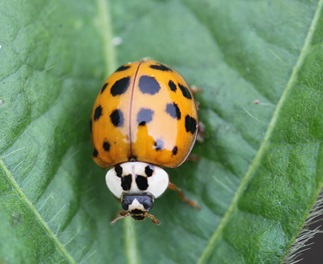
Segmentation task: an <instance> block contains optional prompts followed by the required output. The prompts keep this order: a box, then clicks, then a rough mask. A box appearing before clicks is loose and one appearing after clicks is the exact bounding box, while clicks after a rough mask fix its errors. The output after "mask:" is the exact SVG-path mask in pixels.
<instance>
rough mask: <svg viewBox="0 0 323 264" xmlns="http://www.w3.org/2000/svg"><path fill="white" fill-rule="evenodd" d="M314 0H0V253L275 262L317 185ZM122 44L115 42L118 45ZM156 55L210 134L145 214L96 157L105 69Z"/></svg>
mask: <svg viewBox="0 0 323 264" xmlns="http://www.w3.org/2000/svg"><path fill="white" fill-rule="evenodd" d="M322 6H323V1H322V0H302V1H292V0H285V1H279V0H273V1H265V0H259V1H252V2H250V1H241V0H232V1H222V0H219V1H211V0H203V1H194V0H181V1H180V0H175V1H169V0H168V1H167V0H154V1H143V0H140V1H139V0H132V1H116V0H113V1H106V0H96V1H88V2H86V1H82V2H79V1H76V0H70V1H63V0H57V1H53V0H52V1H43V2H41V1H36V0H30V1H22V0H17V1H2V2H1V3H0V25H1V27H0V36H1V37H0V61H1V63H0V263H134V264H135V263H154V262H157V263H201V264H202V263H281V262H282V261H283V260H284V259H285V258H286V255H287V254H288V251H289V249H290V247H291V245H292V244H293V243H294V242H295V239H296V237H297V234H298V233H299V232H300V230H301V228H302V226H303V224H304V221H305V220H306V218H307V217H308V214H309V211H310V209H311V207H312V206H313V204H314V202H315V201H316V199H317V197H318V194H319V192H320V190H321V188H322V185H323V149H322V147H321V143H322V139H323V119H322V112H323V103H322V98H323V85H322V79H323V74H322V72H323V71H322V69H323V45H322V42H323V39H322V36H323V13H322V12H323V11H322ZM120 41H121V43H119V45H117V44H118V43H117V42H120ZM144 57H151V58H154V59H156V60H159V61H161V62H163V63H166V64H168V65H170V66H172V67H174V68H175V69H176V70H178V71H179V72H180V73H182V75H183V76H185V78H186V79H187V81H188V82H189V83H191V84H194V85H197V86H201V87H203V91H202V92H201V93H199V94H197V95H196V97H197V100H198V101H199V105H200V111H199V116H200V119H201V120H202V121H203V122H204V124H205V127H206V131H205V134H206V135H205V140H204V142H203V143H197V144H196V146H195V148H194V151H193V152H194V153H195V154H197V155H198V156H199V159H198V160H197V161H187V162H186V163H185V164H183V165H182V166H181V167H180V168H178V169H172V170H168V172H169V174H170V177H171V180H172V181H173V182H174V183H176V184H177V185H178V186H180V187H181V188H182V189H183V190H184V191H185V193H186V195H187V196H188V197H190V198H192V199H194V200H196V201H197V202H198V203H199V205H200V206H201V210H200V211H197V210H194V209H192V208H190V207H188V206H187V205H185V204H183V203H182V202H181V201H180V200H179V199H178V198H177V195H176V193H172V192H171V191H168V192H166V194H165V195H164V196H163V197H161V198H160V199H157V200H156V202H155V206H154V208H153V209H152V213H153V214H154V215H155V216H156V217H157V218H158V219H159V220H160V221H161V223H162V224H161V225H160V226H155V225H153V224H152V223H151V222H150V221H148V220H146V221H144V222H134V221H133V220H132V219H125V220H122V221H120V222H118V223H117V224H115V225H114V226H111V225H110V224H109V221H110V220H112V219H113V218H114V216H115V214H116V212H117V211H118V210H119V208H120V204H118V202H117V201H116V200H115V199H114V198H113V195H112V194H111V193H109V192H108V190H107V188H106V186H105V180H104V174H105V171H102V170H101V169H100V168H98V167H97V166H96V165H95V164H94V163H93V161H92V159H91V153H92V150H91V149H92V146H91V142H90V139H89V131H88V120H89V116H90V112H91V109H92V104H93V102H94V99H95V97H96V95H97V93H98V91H99V89H100V88H101V85H102V83H103V81H104V79H105V78H106V77H107V75H108V73H110V72H112V71H113V70H114V69H115V68H117V67H118V66H119V65H121V64H123V63H125V62H128V61H135V60H139V59H141V58H144Z"/></svg>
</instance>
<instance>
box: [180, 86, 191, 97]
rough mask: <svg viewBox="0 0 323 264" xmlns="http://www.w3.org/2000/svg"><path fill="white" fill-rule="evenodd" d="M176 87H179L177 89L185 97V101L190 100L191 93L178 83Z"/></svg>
mask: <svg viewBox="0 0 323 264" xmlns="http://www.w3.org/2000/svg"><path fill="white" fill-rule="evenodd" d="M178 87H179V89H181V91H182V94H183V96H184V97H186V98H187V99H192V96H191V93H190V91H189V90H188V88H187V87H185V86H184V85H182V84H180V83H179V84H178Z"/></svg>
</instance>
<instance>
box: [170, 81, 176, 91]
mask: <svg viewBox="0 0 323 264" xmlns="http://www.w3.org/2000/svg"><path fill="white" fill-rule="evenodd" d="M168 86H169V88H170V89H171V90H172V91H173V92H175V91H176V89H177V87H176V84H175V83H174V82H173V81H172V80H170V81H169V82H168Z"/></svg>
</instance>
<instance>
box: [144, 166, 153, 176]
mask: <svg viewBox="0 0 323 264" xmlns="http://www.w3.org/2000/svg"><path fill="white" fill-rule="evenodd" d="M145 173H146V175H147V177H150V176H151V175H153V173H154V167H153V166H151V165H147V166H146V167H145Z"/></svg>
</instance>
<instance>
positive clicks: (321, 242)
mask: <svg viewBox="0 0 323 264" xmlns="http://www.w3.org/2000/svg"><path fill="white" fill-rule="evenodd" d="M317 227H319V229H320V232H323V219H321V220H320V221H318V222H317V223H315V224H312V225H310V229H311V230H313V229H315V228H317ZM306 244H311V245H310V246H308V247H307V248H308V250H306V251H304V252H303V253H302V254H301V255H300V256H298V258H297V259H296V260H300V261H299V262H297V263H298V264H323V233H317V234H316V235H315V236H314V238H313V239H311V240H309V241H308V242H307V243H306ZM293 263H294V262H293Z"/></svg>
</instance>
